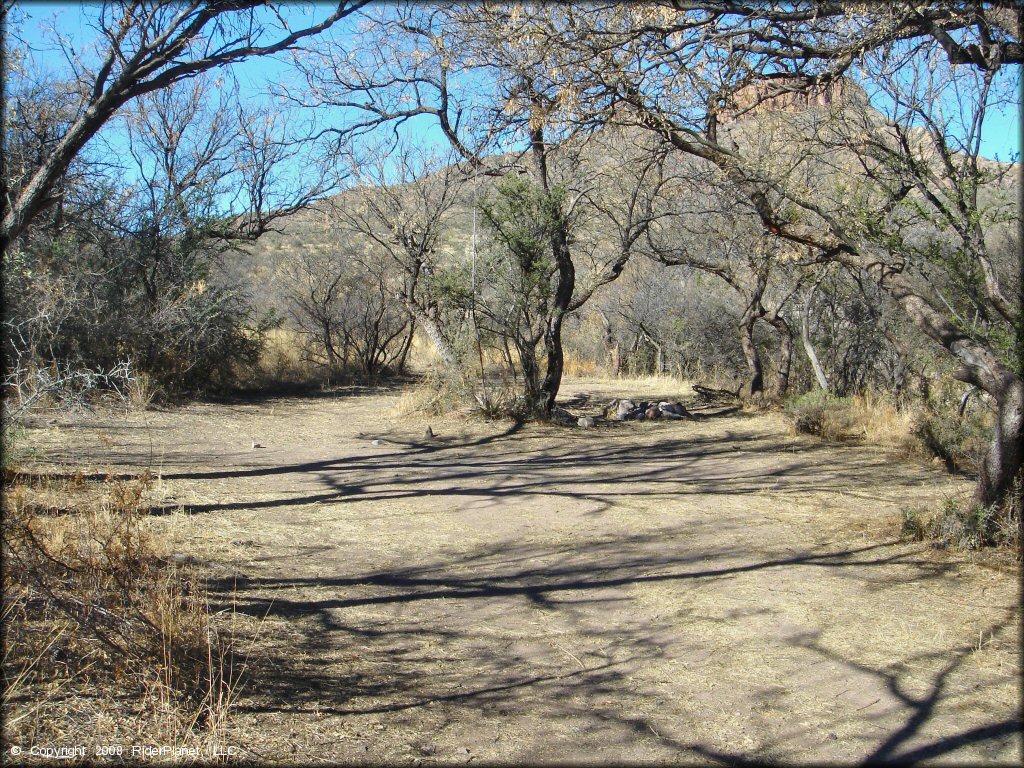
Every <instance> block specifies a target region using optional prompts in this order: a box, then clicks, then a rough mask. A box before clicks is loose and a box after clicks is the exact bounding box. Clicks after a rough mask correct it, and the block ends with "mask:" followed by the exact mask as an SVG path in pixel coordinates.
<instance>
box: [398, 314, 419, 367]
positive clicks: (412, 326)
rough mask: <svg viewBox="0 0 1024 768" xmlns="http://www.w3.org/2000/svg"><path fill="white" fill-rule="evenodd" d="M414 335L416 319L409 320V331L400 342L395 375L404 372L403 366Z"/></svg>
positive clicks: (407, 357)
mask: <svg viewBox="0 0 1024 768" xmlns="http://www.w3.org/2000/svg"><path fill="white" fill-rule="evenodd" d="M415 335H416V317H415V316H413V317H410V318H409V331H408V333H406V336H405V340H404V341H403V342H402V351H401V352H400V353H399V355H398V360H397V362H396V363H395V370H396V372H397V373H404V372H405V364H406V361H407V360H408V359H409V350H410V349H412V338H413V336H415Z"/></svg>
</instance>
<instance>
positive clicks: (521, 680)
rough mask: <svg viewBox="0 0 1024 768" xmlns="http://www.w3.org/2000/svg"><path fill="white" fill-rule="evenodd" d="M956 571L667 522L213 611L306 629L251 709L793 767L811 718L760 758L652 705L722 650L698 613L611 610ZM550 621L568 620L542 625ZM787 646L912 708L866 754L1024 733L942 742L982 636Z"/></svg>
mask: <svg viewBox="0 0 1024 768" xmlns="http://www.w3.org/2000/svg"><path fill="white" fill-rule="evenodd" d="M696 529H697V526H696V525H695V524H690V525H680V527H679V529H678V530H676V531H674V532H673V533H674V535H675V536H677V538H678V540H679V541H692V540H695V533H696ZM724 538H725V539H728V538H729V537H728V532H727V531H726V532H725V536H724ZM896 567H899V571H895V570H894V569H895V568H896ZM951 567H952V566H950V565H948V564H943V563H935V562H933V561H931V560H929V559H927V558H922V557H920V550H918V549H915V548H913V547H908V546H907V545H903V544H899V543H898V542H881V543H875V544H868V545H863V546H857V547H840V548H837V547H831V548H828V547H816V548H815V547H805V548H800V549H799V550H798V551H796V552H793V553H790V554H789V555H787V556H775V557H766V556H758V555H757V553H751V552H750V550H749V548H747V547H741V546H738V545H722V546H718V547H714V548H709V547H707V546H704V547H700V548H698V549H695V550H687V549H686V548H683V547H676V548H665V547H664V533H660V532H659V533H645V534H637V535H633V536H625V537H623V536H619V537H612V536H609V537H606V538H603V539H598V540H586V541H581V542H579V543H578V544H576V545H574V546H573V547H572V549H571V550H569V551H566V550H565V549H563V548H560V547H557V546H553V545H551V544H538V543H517V542H514V541H504V542H498V543H493V544H489V545H487V546H479V547H474V548H471V549H470V550H468V551H464V552H462V553H461V554H460V555H458V556H449V555H446V554H441V555H439V556H438V557H437V558H436V559H435V560H433V561H431V562H426V563H422V564H418V565H409V566H405V567H394V568H386V569H380V570H372V571H367V572H363V573H355V574H347V573H346V574H342V575H323V576H307V575H303V576H272V575H269V576H253V577H250V578H241V579H239V578H235V579H212V580H211V581H210V582H209V584H208V587H209V590H210V595H211V610H213V611H226V610H230V611H233V612H235V614H236V615H241V616H251V617H254V618H256V619H258V620H260V621H261V622H265V621H270V622H273V626H275V627H277V626H281V627H287V629H288V634H287V635H285V636H282V637H280V638H277V637H275V638H274V639H273V640H270V641H269V642H268V644H267V645H266V646H265V647H263V648H262V649H261V652H260V654H259V658H258V659H257V661H256V662H255V663H252V664H250V676H249V680H248V682H247V689H248V690H249V691H252V692H253V694H252V695H249V694H247V695H245V696H244V697H243V699H242V700H241V701H240V704H239V710H240V711H242V712H246V713H250V714H261V713H262V714H267V713H277V714H288V715H292V716H294V715H299V714H303V713H306V714H310V713H317V714H318V716H319V715H322V714H331V715H337V716H345V717H350V716H357V715H385V714H386V715H394V716H400V717H401V718H402V719H399V720H396V721H389V722H392V723H393V727H394V728H398V729H402V728H408V729H410V730H412V729H422V728H423V727H424V726H423V719H424V718H427V719H428V720H429V719H430V718H439V717H443V718H444V721H445V722H446V723H450V722H458V721H459V720H460V719H463V718H478V719H480V721H481V722H482V723H485V724H487V723H490V724H491V726H489V727H497V725H495V724H496V723H501V722H506V721H508V720H510V719H516V718H537V717H540V718H541V719H542V720H544V721H550V722H574V723H577V725H576V726H574V728H577V729H578V730H579V738H580V740H581V743H589V740H594V741H599V740H607V739H608V738H610V737H609V734H616V735H615V738H616V739H621V740H622V742H621V744H622V746H623V749H626V747H627V746H628V743H629V739H632V740H634V741H635V740H638V739H642V740H647V741H649V742H650V744H651V745H656V747H657V749H659V750H661V752H660V753H659V754H663V755H665V756H666V759H672V757H671V756H672V755H675V758H674V759H677V760H678V759H681V758H685V759H697V760H705V761H707V760H710V761H721V762H726V763H735V764H741V765H747V764H763V763H764V762H766V761H768V762H778V758H779V757H780V756H785V755H789V754H792V753H793V750H795V749H796V743H797V742H798V741H799V740H800V739H801V738H803V739H806V738H811V739H812V740H813V739H814V738H816V735H815V734H814V733H810V732H808V731H807V729H806V728H804V729H803V730H801V728H799V727H792V728H789V729H788V730H787V729H786V728H781V729H780V733H779V735H778V736H777V738H776V740H775V741H773V742H771V743H767V744H763V745H761V751H760V752H758V753H757V754H753V753H751V752H749V751H747V752H744V751H742V750H736V751H724V750H722V749H720V748H718V747H716V746H715V745H714V744H711V743H706V742H703V741H694V740H686V739H683V738H680V737H679V736H678V734H672V733H667V732H666V729H665V725H664V723H665V718H664V717H658V716H655V715H648V714H645V711H647V710H649V709H650V708H651V706H652V705H651V704H650V702H649V701H648V697H650V696H656V695H657V692H656V691H654V690H645V689H644V688H643V687H641V688H638V687H637V685H636V684H635V683H634V682H633V681H634V679H635V676H636V675H637V673H638V671H640V670H644V669H647V668H650V667H651V666H652V665H658V664H663V663H666V662H668V661H669V660H671V659H673V658H690V659H691V661H692V662H693V663H695V664H697V665H698V666H699V663H700V662H699V659H701V658H703V659H704V660H705V662H706V661H707V659H708V657H710V656H713V654H714V653H715V648H713V647H709V645H708V642H709V640H708V639H707V637H706V636H703V635H699V634H691V633H689V632H688V631H687V629H686V627H687V626H688V623H689V622H687V621H682V620H675V621H674V622H671V623H666V622H663V621H658V620H657V619H656V618H655V619H654V620H653V622H652V621H650V618H651V617H650V616H649V615H646V614H643V613H642V612H641V613H638V614H636V616H637V620H636V621H635V622H626V623H623V622H622V621H621V620H620V621H604V620H603V619H602V616H604V615H606V613H607V611H608V609H609V608H610V607H611V606H613V605H620V606H622V607H623V608H624V609H625V610H627V611H632V610H633V609H632V608H631V606H635V605H637V603H636V601H637V599H638V595H639V594H640V592H641V591H643V590H648V589H650V588H657V587H660V586H664V585H673V584H675V585H679V586H680V587H683V586H685V588H686V589H690V590H694V589H702V588H707V587H708V586H709V585H712V584H722V583H724V582H726V581H728V580H731V579H734V578H736V577H739V576H742V575H751V574H765V575H767V574H769V573H780V574H787V573H793V572H794V571H801V570H805V569H814V570H821V571H823V572H828V573H830V574H831V575H834V576H835V575H838V576H840V577H842V578H844V579H852V580H854V581H856V582H857V583H859V584H861V585H863V584H870V583H871V582H872V580H873V579H875V578H877V577H879V576H881V575H882V574H888V575H889V578H890V579H892V578H893V574H894V573H896V572H898V573H900V575H901V577H902V578H903V580H904V581H903V583H904V584H905V583H907V582H912V581H920V582H922V583H927V582H930V581H932V580H936V579H942V578H943V577H944V574H946V573H947V572H948V571H949V569H950V568H951ZM776 610H777V609H776V608H773V607H772V606H770V605H765V604H762V605H757V604H750V605H748V606H746V608H745V609H744V608H743V606H740V607H738V608H737V609H736V610H734V611H731V612H726V613H725V614H724V615H723V616H722V617H721V618H717V617H710V618H709V617H703V616H691V617H690V620H692V621H694V622H700V623H703V624H705V625H706V624H708V623H709V621H710V622H711V623H714V622H715V621H717V622H721V624H722V627H723V629H727V628H728V626H729V625H730V624H732V623H734V622H737V621H742V620H743V619H745V618H750V617H754V616H757V617H761V618H764V619H765V620H767V621H771V620H772V617H773V615H774V614H775V612H776ZM642 617H643V618H642ZM1011 621H1012V617H1011V616H1008V617H1007V618H1006V619H1005V620H1004V621H1002V622H998V623H995V624H993V625H992V626H991V627H989V629H988V630H986V632H987V633H991V634H990V636H998V635H999V634H1000V633H1001V632H1003V631H1005V630H1006V628H1007V627H1008V626H1009V623H1010V622H1011ZM533 624H536V625H537V626H538V627H551V628H552V629H551V630H549V631H547V632H544V631H540V632H538V630H536V629H532V628H531V625H533ZM556 627H557V628H558V630H557V631H554V628H556ZM275 635H276V633H275ZM563 635H564V636H565V637H566V639H565V640H562V639H561V637H562V636H563ZM750 642H751V643H754V644H756V643H757V642H758V640H757V639H756V638H754V639H752V640H751V641H750ZM786 643H787V645H788V646H789V647H791V648H793V649H796V650H797V651H799V652H801V653H802V654H803V658H805V659H806V663H807V666H813V661H812V660H811V657H814V656H817V657H819V658H821V659H824V660H827V661H829V662H832V663H834V664H837V665H840V666H842V667H844V668H846V669H848V670H850V671H851V672H852V673H855V674H857V675H859V676H862V677H868V678H872V679H877V680H878V681H880V682H881V684H883V685H884V686H885V688H886V690H887V691H889V693H890V694H891V696H892V698H893V700H894V701H895V702H896V706H897V709H898V717H896V718H895V719H893V718H892V717H891V718H890V719H889V720H877V721H873V722H874V725H873V726H872V727H874V728H876V729H879V730H878V735H877V736H874V737H871V738H870V739H869V741H870V743H869V744H868V745H867V747H866V752H865V756H864V757H863V759H862V761H863V762H865V763H874V762H907V761H911V760H919V759H926V758H932V757H941V756H943V755H947V754H954V753H955V752H956V750H958V749H961V748H963V747H966V746H976V745H980V744H1000V743H1003V742H1005V740H1006V739H1008V738H1012V737H1013V736H1014V735H1015V734H1017V733H1019V728H1020V725H1019V721H1016V720H1011V719H1005V718H1003V719H1000V718H997V717H994V718H993V720H994V721H995V722H991V723H986V724H982V725H973V726H971V725H965V726H964V727H962V728H959V729H957V730H954V731H949V732H948V733H947V734H944V735H942V736H940V737H936V736H935V735H934V728H932V729H931V730H929V729H928V728H926V726H928V725H930V723H931V720H932V718H933V715H934V714H935V712H936V708H937V707H938V706H939V705H940V704H943V702H944V700H945V698H946V697H947V696H950V695H952V693H955V691H953V692H951V690H950V685H949V680H950V678H951V676H952V675H953V674H954V673H955V672H956V671H957V670H958V669H960V668H961V667H962V665H963V664H964V662H965V660H966V659H967V658H968V657H969V656H970V653H971V650H972V649H971V646H969V645H964V644H961V645H954V646H952V647H949V648H944V649H943V651H942V652H941V654H939V653H937V652H933V653H931V654H923V653H921V654H910V655H909V656H907V657H906V658H901V659H900V660H899V664H896V665H891V664H888V665H877V664H875V665H872V664H866V663H863V662H858V661H856V660H852V659H847V658H844V657H843V656H842V655H841V654H839V653H837V652H836V651H835V650H833V649H831V648H829V647H827V646H826V645H825V644H824V643H822V642H821V640H820V637H819V632H818V631H817V630H814V629H813V627H812V628H809V629H808V631H802V632H798V633H795V634H793V635H791V636H790V637H789V639H788V640H786ZM732 650H733V649H731V648H729V647H727V648H726V650H725V651H724V652H725V653H731V652H732ZM947 659H948V660H947ZM943 661H944V665H943V666H942V668H941V669H940V670H939V671H938V672H936V673H935V674H934V675H933V677H932V679H931V682H930V687H929V690H928V691H927V692H925V693H923V694H918V695H915V694H913V693H911V692H910V691H908V690H907V688H906V680H907V679H919V678H920V667H921V665H922V664H924V663H925V662H928V663H930V664H936V663H941V662H943ZM708 669H709V674H714V672H713V670H712V668H710V667H709V668H708ZM741 693H742V692H741ZM679 695H685V693H684V692H682V691H680V694H679ZM764 695H768V694H764ZM760 696H762V694H761V693H759V692H758V691H756V690H751V691H749V692H748V693H747V700H748V702H749V703H750V706H757V705H758V704H757V702H758V701H759V697H760ZM947 708H948V707H947ZM631 713H632V714H631ZM831 717H832V719H831V720H829V719H828V717H824V716H823V718H822V721H821V722H820V723H819V724H818V725H817V726H816V727H818V728H819V729H820V728H824V729H826V730H827V729H830V728H832V727H838V724H839V723H843V722H849V721H850V718H860V717H863V718H866V719H868V720H871V716H870V713H864V714H861V713H859V712H858V711H850V710H844V711H841V712H837V713H835V714H833V715H831ZM389 727H392V726H389ZM626 734H631V736H629V737H628V739H627V736H626ZM652 748H654V747H652ZM623 754H631V753H629V752H628V751H626V752H623Z"/></svg>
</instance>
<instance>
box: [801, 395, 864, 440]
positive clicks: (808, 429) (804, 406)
mask: <svg viewBox="0 0 1024 768" xmlns="http://www.w3.org/2000/svg"><path fill="white" fill-rule="evenodd" d="M850 405H851V401H850V398H846V397H836V396H835V395H833V394H831V393H829V392H826V391H824V390H821V389H816V390H812V391H810V392H807V393H806V394H803V395H800V396H799V397H795V398H793V399H791V400H788V401H787V402H786V404H785V407H784V410H785V413H786V415H787V416H788V417H789V418H790V420H791V421H792V422H793V427H794V429H796V431H797V432H803V433H806V434H810V435H818V436H820V437H823V438H825V439H826V440H841V439H846V438H848V437H852V436H856V429H855V425H854V423H853V419H852V418H851V416H850V413H849V411H850ZM861 434H863V431H861Z"/></svg>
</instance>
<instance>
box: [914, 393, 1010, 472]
mask: <svg viewBox="0 0 1024 768" xmlns="http://www.w3.org/2000/svg"><path fill="white" fill-rule="evenodd" d="M991 420H992V416H991V414H989V413H988V412H987V411H985V410H981V409H978V410H974V411H971V412H969V413H967V414H965V415H964V416H962V417H961V416H960V415H959V414H957V413H956V411H955V410H954V411H951V412H936V411H934V410H928V411H924V412H922V413H921V414H920V415H919V416H918V417H917V419H916V420H915V423H914V425H913V434H914V437H915V438H916V439H917V441H918V442H919V444H920V445H921V447H922V448H923V449H924V451H925V452H926V453H927V454H928V455H929V456H935V457H937V458H939V459H941V460H942V461H943V462H944V463H945V465H946V468H947V469H948V470H949V471H950V472H955V471H958V470H968V471H971V472H977V471H978V468H979V467H980V466H981V460H982V456H984V454H985V451H986V449H987V448H988V444H989V442H990V441H991V439H992V427H991Z"/></svg>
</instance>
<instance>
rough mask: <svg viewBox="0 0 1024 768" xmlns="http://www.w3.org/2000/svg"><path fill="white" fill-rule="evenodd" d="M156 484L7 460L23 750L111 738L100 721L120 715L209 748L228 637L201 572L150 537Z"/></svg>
mask: <svg viewBox="0 0 1024 768" xmlns="http://www.w3.org/2000/svg"><path fill="white" fill-rule="evenodd" d="M153 480H154V478H153V477H152V475H150V474H149V473H148V472H146V473H143V474H142V475H140V476H139V477H135V478H129V479H117V478H107V479H106V480H105V481H102V482H99V483H96V482H91V481H89V480H87V479H86V478H85V477H84V476H83V475H82V474H81V473H77V474H76V475H73V476H70V477H68V478H66V479H46V478H42V479H41V478H38V477H29V476H25V475H23V474H20V473H19V472H18V471H17V470H16V469H15V468H13V467H8V468H5V480H4V490H5V493H4V508H3V513H4V514H3V522H2V546H3V559H4V566H5V567H4V571H3V609H2V614H3V632H4V649H5V653H4V658H3V676H4V693H3V708H4V712H5V715H6V716H7V717H6V718H5V725H4V733H3V736H4V738H5V740H7V741H10V740H17V742H18V743H20V744H23V745H24V746H25V748H26V749H27V748H28V747H30V746H31V745H32V744H35V743H47V742H54V743H56V742H57V741H60V740H66V738H67V736H68V734H69V732H70V733H71V734H72V735H73V736H74V737H75V739H74V740H77V741H78V742H79V743H82V744H83V746H86V747H87V751H88V748H89V747H91V746H94V744H92V741H96V744H100V743H104V742H103V739H104V738H108V739H109V738H110V736H111V735H113V734H110V733H104V732H103V730H102V729H101V728H99V727H98V724H99V723H100V722H101V721H102V722H112V723H113V728H114V730H115V732H116V730H117V728H118V725H117V723H118V722H122V723H124V722H126V721H127V723H129V724H130V725H129V727H130V728H132V729H133V730H135V731H137V732H138V734H139V735H140V736H143V737H148V738H150V739H152V740H155V741H157V742H159V743H165V744H171V745H176V746H177V745H186V744H187V745H189V746H205V744H204V741H205V739H206V738H208V737H209V736H210V735H212V734H213V733H214V732H216V731H218V729H219V728H221V727H222V726H223V725H224V722H225V716H226V713H227V705H228V703H229V701H230V698H231V691H232V687H233V685H234V683H235V679H234V676H233V673H232V672H231V671H230V668H231V665H230V661H229V660H230V657H231V647H230V641H229V640H227V639H225V638H223V637H221V636H220V635H219V634H218V633H217V631H216V627H215V626H214V623H213V620H212V618H211V616H210V613H209V610H208V603H207V600H206V596H205V592H204V590H203V588H202V585H201V583H200V581H199V579H198V576H197V575H196V574H195V573H194V571H193V570H191V569H190V568H188V567H184V566H182V565H172V564H170V563H169V562H168V561H167V559H165V558H163V557H161V556H160V553H159V548H158V543H157V542H155V541H154V540H153V539H152V538H150V536H149V535H147V533H146V530H145V527H144V525H143V519H144V514H145V511H146V504H147V502H146V499H147V495H148V494H149V491H150V488H151V486H152V484H153ZM97 692H99V695H97ZM115 692H116V693H115ZM58 737H60V738H58ZM90 754H91V753H90Z"/></svg>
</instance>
